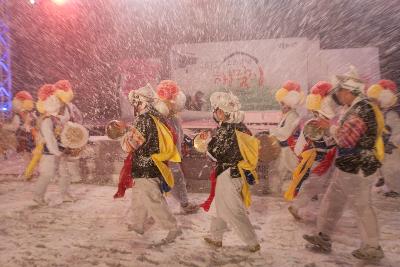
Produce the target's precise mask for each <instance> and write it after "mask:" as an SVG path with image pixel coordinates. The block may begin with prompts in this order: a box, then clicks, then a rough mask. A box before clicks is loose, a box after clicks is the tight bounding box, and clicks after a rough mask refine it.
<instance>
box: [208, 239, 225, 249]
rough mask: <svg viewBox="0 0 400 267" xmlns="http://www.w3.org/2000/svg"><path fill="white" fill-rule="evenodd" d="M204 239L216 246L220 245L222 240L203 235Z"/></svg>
mask: <svg viewBox="0 0 400 267" xmlns="http://www.w3.org/2000/svg"><path fill="white" fill-rule="evenodd" d="M204 241H206V242H207V243H208V244H210V245H213V246H215V247H217V248H220V247H222V241H216V240H213V239H211V238H210V237H204Z"/></svg>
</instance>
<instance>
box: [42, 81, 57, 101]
mask: <svg viewBox="0 0 400 267" xmlns="http://www.w3.org/2000/svg"><path fill="white" fill-rule="evenodd" d="M56 90H57V89H56V87H55V86H54V85H52V84H45V85H43V86H42V87H40V89H39V91H38V98H39V100H42V101H45V100H46V99H47V98H48V97H49V96H52V95H54V93H55V91H56Z"/></svg>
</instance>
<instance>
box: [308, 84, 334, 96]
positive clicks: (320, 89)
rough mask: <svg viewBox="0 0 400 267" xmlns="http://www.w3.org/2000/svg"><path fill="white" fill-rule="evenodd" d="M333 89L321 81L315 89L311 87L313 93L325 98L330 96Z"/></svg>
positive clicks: (330, 85)
mask: <svg viewBox="0 0 400 267" xmlns="http://www.w3.org/2000/svg"><path fill="white" fill-rule="evenodd" d="M331 89H332V84H330V83H328V82H325V81H320V82H317V83H316V84H315V85H314V86H313V87H311V93H312V94H316V95H320V96H321V97H325V96H326V95H328V93H329V91H330V90H331Z"/></svg>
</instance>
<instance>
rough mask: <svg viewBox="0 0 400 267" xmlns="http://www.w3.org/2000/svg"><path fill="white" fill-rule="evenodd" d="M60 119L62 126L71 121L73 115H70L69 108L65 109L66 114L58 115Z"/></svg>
mask: <svg viewBox="0 0 400 267" xmlns="http://www.w3.org/2000/svg"><path fill="white" fill-rule="evenodd" d="M58 118H60V121H61V124H62V125H64V124H65V123H66V122H67V121H69V120H70V119H71V114H70V113H69V109H68V107H65V108H64V113H63V114H62V115H58Z"/></svg>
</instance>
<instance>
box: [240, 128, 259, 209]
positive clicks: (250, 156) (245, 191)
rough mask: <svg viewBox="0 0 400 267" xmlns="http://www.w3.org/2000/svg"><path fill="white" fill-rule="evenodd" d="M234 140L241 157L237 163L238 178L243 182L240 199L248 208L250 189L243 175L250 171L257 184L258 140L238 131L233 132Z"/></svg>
mask: <svg viewBox="0 0 400 267" xmlns="http://www.w3.org/2000/svg"><path fill="white" fill-rule="evenodd" d="M235 133H236V138H237V140H238V145H239V150H240V154H241V155H242V157H243V160H241V161H240V162H239V163H238V165H237V166H238V168H239V172H240V176H241V178H242V181H243V188H242V198H243V202H244V205H245V206H246V207H249V206H250V204H251V194H250V187H249V185H248V183H247V179H246V176H245V174H244V170H247V171H250V172H251V174H252V175H253V176H254V179H255V180H256V183H258V175H257V171H256V168H257V163H258V153H259V148H260V140H258V139H257V138H256V137H254V136H251V135H248V134H245V133H242V132H240V131H237V130H236V131H235Z"/></svg>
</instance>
